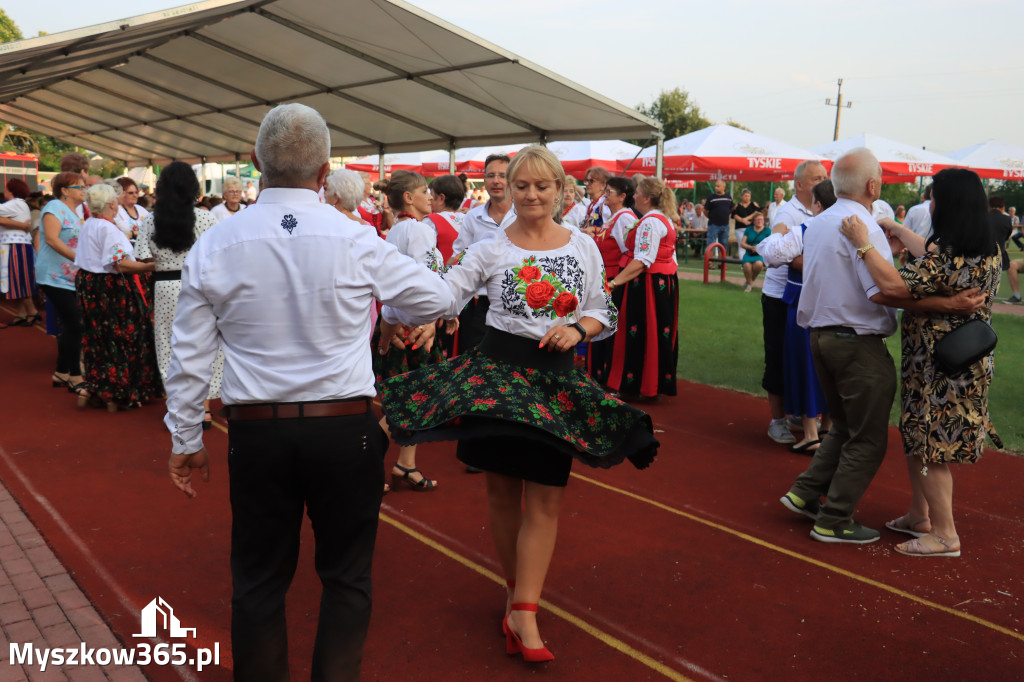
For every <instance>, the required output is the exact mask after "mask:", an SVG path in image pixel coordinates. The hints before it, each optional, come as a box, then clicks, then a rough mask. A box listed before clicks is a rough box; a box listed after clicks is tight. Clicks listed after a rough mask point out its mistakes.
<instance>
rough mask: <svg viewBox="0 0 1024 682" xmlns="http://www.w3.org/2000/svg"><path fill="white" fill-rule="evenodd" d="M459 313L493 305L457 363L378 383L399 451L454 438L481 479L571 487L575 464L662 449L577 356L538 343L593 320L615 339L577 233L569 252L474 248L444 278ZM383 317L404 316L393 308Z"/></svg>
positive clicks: (595, 269) (597, 276) (650, 454)
mask: <svg viewBox="0 0 1024 682" xmlns="http://www.w3.org/2000/svg"><path fill="white" fill-rule="evenodd" d="M444 279H445V282H446V283H447V284H448V286H449V287H450V289H451V291H452V294H453V295H454V298H455V308H454V309H453V310H451V311H449V314H452V313H454V312H457V310H459V309H461V307H462V306H464V305H465V304H466V302H467V301H468V300H469V299H470V298H472V297H473V296H474V295H475V294H476V293H477V292H478V291H479V290H480V287H482V286H484V287H486V291H487V296H488V297H489V299H490V300H491V301H492V303H491V306H490V308H489V310H488V312H487V332H486V334H485V336H484V340H483V341H482V342H481V343H480V345H479V346H477V347H476V348H474V349H472V350H469V351H467V352H465V353H464V354H462V355H460V356H459V357H458V358H455V359H452V360H448V361H446V362H444V363H441V364H438V365H434V366H431V367H427V368H424V369H420V370H418V371H415V372H410V373H408V374H405V375H402V376H398V377H394V378H392V379H388V380H385V381H383V382H381V384H380V385H379V386H378V389H379V391H380V395H381V400H382V402H383V405H384V412H385V415H386V417H387V420H388V424H389V426H390V428H391V433H392V436H393V438H394V439H395V440H396V441H398V442H399V443H400V444H402V445H412V444H415V443H421V442H426V441H436V440H454V439H458V440H459V441H460V444H461V445H462V446H463V447H460V450H459V459H461V460H462V461H463V462H465V463H467V464H470V465H472V466H476V467H479V468H481V469H484V470H485V471H492V472H496V473H501V474H505V475H509V476H515V477H517V478H523V479H526V480H530V481H535V482H538V483H543V484H545V485H555V486H564V485H565V484H566V482H567V481H568V478H569V470H570V468H571V465H572V460H573V459H576V460H579V461H581V462H583V463H585V464H587V465H589V466H593V467H605V468H606V467H611V466H614V465H616V464H619V463H621V462H622V461H623V460H624V459H627V458H628V459H629V460H630V461H631V462H632V463H633V464H634V465H635V466H636V467H638V468H644V467H646V466H648V465H649V464H650V463H651V462H652V461H653V459H654V456H655V454H656V452H657V447H658V441H657V440H656V439H655V438H654V436H653V430H652V425H651V419H650V417H649V416H647V414H645V413H644V412H642V411H640V410H638V409H636V408H634V407H632V406H630V405H626V404H624V403H623V402H621V401H620V400H618V399H617V398H616V397H614V396H613V395H611V394H609V393H607V392H606V391H604V390H603V389H602V388H601V387H600V386H598V385H597V384H596V383H594V382H593V380H591V379H590V378H589V377H588V376H586V375H585V374H583V373H582V372H580V371H578V370H576V369H575V367H574V363H573V353H572V351H569V352H565V353H557V352H548V351H547V350H546V349H540V348H538V342H539V341H540V339H541V338H542V337H543V336H544V334H545V333H547V331H548V330H549V329H551V328H552V327H553V326H557V325H563V324H567V323H572V322H575V321H578V320H579V319H581V318H584V317H592V318H594V319H596V320H598V321H599V322H601V324H603V325H604V330H603V331H602V332H601V333H600V334H598V336H597V337H596V338H598V339H601V338H605V337H607V336H609V335H611V334H613V333H614V331H615V325H616V320H617V313H616V311H615V306H614V305H613V304H612V302H611V297H610V296H609V295H608V293H607V289H606V288H605V286H604V272H603V268H602V267H601V256H600V254H599V253H598V250H597V248H596V246H595V244H594V241H593V240H592V239H591V238H590V237H589V236H587V235H585V234H583V233H581V232H579V231H577V230H572V231H571V235H570V239H569V242H568V244H566V245H565V246H562V247H559V248H557V249H552V250H546V251H534V250H526V249H522V248H520V247H518V246H516V245H514V244H513V243H512V242H511V241H510V240H509V238H508V236H507V235H506V233H505V231H504V230H502V231H500V232H499V233H498V234H497V235H496V236H495V238H494V239H492V240H488V241H485V242H481V243H478V244H475V245H473V246H471V247H470V248H469V249H467V250H466V251H465V252H464V253H463V254H462V257H461V260H460V261H459V262H458V264H456V265H454V266H452V267H451V268H449V270H448V271H447V272H446V273H445V275H444ZM382 314H383V315H384V316H385V318H386V319H392V320H399V321H400V320H401V318H402V313H401V311H400V310H393V309H390V308H387V307H385V308H384V310H383V313H382Z"/></svg>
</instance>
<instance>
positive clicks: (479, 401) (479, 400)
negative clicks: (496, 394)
mask: <svg viewBox="0 0 1024 682" xmlns="http://www.w3.org/2000/svg"><path fill="white" fill-rule="evenodd" d="M473 404H474V405H486V406H487V407H494V406H495V405H497V404H498V401H497V400H495V399H494V398H477V399H476V400H474V401H473Z"/></svg>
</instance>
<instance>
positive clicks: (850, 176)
mask: <svg viewBox="0 0 1024 682" xmlns="http://www.w3.org/2000/svg"><path fill="white" fill-rule="evenodd" d="M881 176H882V168H881V166H879V165H878V159H877V158H876V157H875V155H874V154H872V153H871V150H870V149H868V148H867V147H858V148H856V149H851V150H850V151H848V152H846V153H845V154H843V155H842V156H840V157H839V158H838V159H836V162H835V164H834V165H833V166H832V188H833V189H834V190H835V191H836V196H851V197H859V196H862V195H863V194H864V188H865V187H867V184H868V180H872V179H879V180H880V179H881Z"/></svg>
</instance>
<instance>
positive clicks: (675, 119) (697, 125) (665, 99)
mask: <svg viewBox="0 0 1024 682" xmlns="http://www.w3.org/2000/svg"><path fill="white" fill-rule="evenodd" d="M636 109H637V111H639V112H640V113H641V114H644V115H645V116H650V117H651V118H653V119H654V120H656V121H659V122H660V123H661V131H662V132H663V133H665V139H666V140H671V139H672V138H674V137H679V136H680V135H685V134H686V133H692V132H693V131H695V130H701V129H702V128H707V127H708V126H709V125H711V121H709V120H708V119H707V118H705V117H704V113H703V112H702V111H701V110H700V107H699V106H698V105H697V103H696V102H694V101H692V100H691V99H690V93H689V92H687V91H686V90H683V89H682V88H673V89H672V90H662V91H661V94H659V95H658V96H657V97H655V98H654V101H653V102H651V104H650V106H644V105H643V104H640V105H638V106H637V108H636ZM643 142H646V140H644V141H642V142H638V143H637V144H642V143H643Z"/></svg>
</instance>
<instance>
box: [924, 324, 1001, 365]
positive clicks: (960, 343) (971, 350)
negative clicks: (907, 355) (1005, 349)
mask: <svg viewBox="0 0 1024 682" xmlns="http://www.w3.org/2000/svg"><path fill="white" fill-rule="evenodd" d="M998 340H999V339H998V337H996V332H995V330H994V329H992V325H990V324H989V323H988V322H985V321H984V320H979V319H973V320H968V321H967V322H965V323H963V324H962V325H960V326H959V327H957V328H956V329H954V330H953V331H951V332H949V333H948V334H946V335H945V336H943V337H942V338H941V339H939V340H938V341H936V342H935V363H936V364H937V365H938V367H939V369H941V370H942V371H943V372H945V373H946V374H956V373H957V372H962V371H963V370H965V369H967V368H968V367H970V366H971V365H973V364H974V363H975V362H977V361H978V360H980V359H982V358H983V357H985V356H986V355H988V354H989V353H991V352H992V350H993V349H994V348H995V347H996V342H997V341H998Z"/></svg>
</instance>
